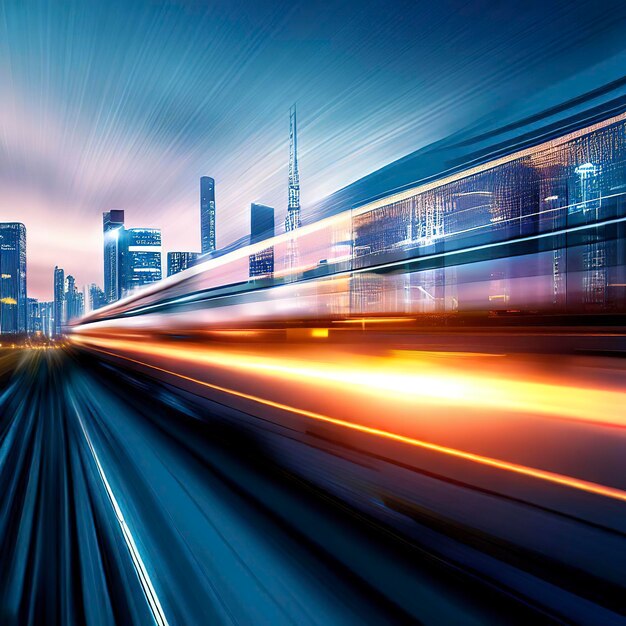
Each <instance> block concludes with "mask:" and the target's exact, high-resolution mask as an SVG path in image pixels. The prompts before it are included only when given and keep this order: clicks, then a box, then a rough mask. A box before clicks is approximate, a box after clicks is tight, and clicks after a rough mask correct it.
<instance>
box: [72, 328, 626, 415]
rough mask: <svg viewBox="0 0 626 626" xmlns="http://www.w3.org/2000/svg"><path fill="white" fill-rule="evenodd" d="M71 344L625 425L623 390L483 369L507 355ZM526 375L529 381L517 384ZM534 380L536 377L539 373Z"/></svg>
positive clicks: (85, 340)
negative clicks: (486, 360) (488, 359)
mask: <svg viewBox="0 0 626 626" xmlns="http://www.w3.org/2000/svg"><path fill="white" fill-rule="evenodd" d="M72 341H73V342H75V343H77V344H84V345H91V346H95V347H100V348H104V349H109V350H119V351H124V350H131V351H133V352H134V353H136V354H145V355H150V356H154V357H162V358H166V359H174V360H177V361H186V362H189V363H196V364H198V365H211V366H214V367H216V366H217V367H223V368H229V369H233V370H240V371H241V370H243V371H246V372H252V373H260V372H262V373H265V374H268V375H269V376H271V377H272V378H273V381H272V382H275V383H276V382H282V381H285V380H289V381H292V382H301V381H312V380H315V381H318V382H319V383H320V384H324V385H327V386H332V387H333V390H334V391H335V392H341V390H342V389H344V388H345V387H346V386H351V387H355V388H358V389H359V390H360V391H362V392H366V393H369V394H372V393H377V394H379V395H382V396H383V397H387V394H389V393H390V392H391V393H393V394H396V395H395V397H396V398H397V397H398V396H400V397H401V396H407V397H409V398H410V399H411V400H412V401H419V402H420V403H421V404H423V403H428V404H437V405H443V406H456V407H459V408H461V407H466V408H475V409H489V410H493V409H498V410H502V411H506V412H509V411H516V412H520V413H537V414H544V415H550V416H557V417H559V418H566V419H578V420H584V421H592V422H601V423H603V424H612V425H616V426H626V416H625V415H624V410H623V407H624V403H625V402H626V392H625V391H624V390H623V389H621V388H618V389H617V390H610V389H606V388H592V387H581V386H574V385H572V384H571V383H570V384H563V383H558V382H552V383H548V384H547V383H545V382H538V381H537V380H532V377H533V374H532V373H531V372H523V371H520V370H519V369H516V370H511V369H507V370H505V371H504V372H503V371H501V370H496V371H493V370H492V369H490V368H486V367H481V358H482V357H485V356H502V355H485V354H480V355H471V354H467V355H462V354H459V353H455V352H443V353H433V352H423V351H419V350H414V351H406V350H391V351H389V353H388V354H383V355H376V356H370V355H361V356H360V358H359V361H358V362H356V363H355V362H354V361H353V360H352V359H350V358H349V356H350V355H349V354H347V353H345V352H343V353H342V352H341V351H340V350H337V349H335V350H333V349H332V348H330V349H329V350H328V351H327V352H326V353H325V356H324V359H323V360H322V361H320V362H318V363H315V362H314V360H315V356H314V355H313V354H311V353H310V351H309V350H308V349H307V348H306V347H304V348H303V349H302V350H298V351H297V352H296V354H295V356H294V355H292V354H290V353H287V354H280V355H278V356H273V355H271V354H270V355H268V354H267V353H261V354H255V353H254V352H252V351H251V350H246V351H244V352H242V353H240V354H237V353H233V350H232V349H230V350H228V349H225V348H218V347H208V346H205V345H201V346H192V345H186V346H184V347H177V346H172V345H171V344H168V343H166V342H161V343H156V342H149V341H140V342H139V341H125V340H120V339H106V338H95V337H81V336H80V335H74V336H73V337H72ZM274 354H276V351H275V352H274ZM442 356H443V357H445V358H446V360H447V361H448V365H447V366H446V365H445V364H442V361H441V358H442ZM433 357H434V358H433ZM464 357H466V358H472V359H473V362H472V364H471V365H472V370H471V371H469V372H468V371H467V370H466V369H465V368H464V367H465V365H466V364H465V365H459V364H457V363H454V359H459V358H460V359H463V358H464ZM524 375H526V376H527V377H528V380H525V381H524V380H519V379H518V378H519V376H524ZM534 377H535V378H537V376H536V375H535V376H534ZM544 379H545V377H544ZM604 386H605V385H603V387H604ZM599 406H601V407H602V409H603V410H602V413H601V414H598V407H599Z"/></svg>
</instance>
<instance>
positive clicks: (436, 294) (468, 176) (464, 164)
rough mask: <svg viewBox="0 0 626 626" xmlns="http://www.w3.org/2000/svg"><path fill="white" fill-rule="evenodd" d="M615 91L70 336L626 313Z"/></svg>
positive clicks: (153, 289)
mask: <svg viewBox="0 0 626 626" xmlns="http://www.w3.org/2000/svg"><path fill="white" fill-rule="evenodd" d="M624 83H625V81H621V82H620V83H619V84H616V85H612V86H611V88H610V89H607V88H605V89H603V90H600V91H597V92H592V93H590V94H587V95H586V96H585V98H583V99H580V98H578V99H576V100H574V101H572V102H570V103H569V104H568V105H567V106H565V105H562V106H560V107H558V109H555V110H548V111H546V112H544V113H543V114H541V115H539V116H537V115H535V116H530V117H528V118H526V119H523V120H521V121H518V122H517V123H516V124H508V125H506V126H503V127H500V128H498V129H495V130H486V131H485V130H484V129H481V130H480V132H477V131H476V130H474V131H473V132H474V134H473V135H471V134H466V136H462V135H461V136H459V135H456V136H453V137H451V138H450V139H448V140H446V141H444V142H439V143H438V144H434V145H433V146H431V147H429V148H426V149H423V150H420V151H418V152H417V153H414V154H413V155H409V156H408V157H406V158H404V159H401V160H400V161H398V162H396V163H392V164H391V165H389V166H387V167H386V168H383V170H380V171H378V172H375V173H374V174H372V175H370V176H368V177H366V178H364V179H362V180H361V181H358V182H357V183H354V184H353V185H350V186H349V187H346V188H345V189H342V190H340V191H339V192H337V193H336V194H334V195H333V196H331V197H330V198H329V199H327V200H325V201H323V202H322V203H320V204H319V205H317V206H315V207H313V208H312V209H311V211H310V213H311V215H312V216H313V217H314V218H315V221H313V222H312V223H308V224H306V223H305V225H304V226H302V227H301V228H299V229H297V230H295V231H292V232H288V233H283V234H280V235H278V236H274V237H270V238H268V239H266V240H264V241H261V242H259V243H255V244H253V245H243V246H241V247H238V248H236V249H232V250H230V251H228V250H226V251H224V252H222V253H218V254H215V255H213V256H212V257H204V258H203V259H201V260H200V262H199V263H198V264H197V265H196V266H194V267H192V268H190V269H188V270H186V271H184V272H182V273H180V274H177V275H175V276H172V277H170V278H167V279H165V280H163V281H161V282H159V283H157V284H154V285H151V286H150V287H148V288H144V289H143V290H141V291H139V292H137V293H135V294H133V295H130V296H129V297H126V298H124V299H122V300H120V301H118V302H115V303H114V304H111V305H108V306H106V307H104V308H102V309H99V310H97V311H95V312H93V313H91V314H90V315H88V316H86V317H85V318H83V319H82V320H80V321H79V324H78V325H77V326H76V327H75V328H74V331H75V332H97V329H98V328H102V327H103V326H104V327H117V328H120V329H121V328H127V329H132V328H134V327H141V328H142V329H144V330H149V329H153V330H155V331H157V330H158V331H162V332H168V331H172V332H175V331H177V330H181V331H182V330H184V331H185V332H193V331H194V330H200V329H206V328H211V327H223V326H237V325H243V326H250V325H261V326H262V325H264V324H265V325H267V324H270V325H271V324H272V323H280V322H281V321H284V320H290V321H301V322H303V323H318V322H319V321H320V320H322V321H323V320H326V321H332V320H337V319H346V318H354V317H357V318H360V317H363V316H368V317H369V316H397V317H406V318H416V319H422V320H424V319H438V320H441V319H446V320H450V319H454V318H458V319H462V318H463V316H474V317H477V316H480V315H483V316H486V317H496V318H503V317H507V316H509V317H510V316H522V317H523V316H524V315H525V314H526V315H527V316H535V317H538V316H539V317H543V319H550V318H553V319H557V318H558V319H561V318H562V316H575V317H577V318H578V319H580V316H581V315H582V316H594V319H610V320H613V321H615V319H618V318H619V317H620V316H621V315H622V314H623V313H624V312H625V311H626V232H625V227H626V95H625V94H624V90H625V86H624Z"/></svg>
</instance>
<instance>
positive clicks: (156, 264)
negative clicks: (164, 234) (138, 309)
mask: <svg viewBox="0 0 626 626" xmlns="http://www.w3.org/2000/svg"><path fill="white" fill-rule="evenodd" d="M121 248H122V258H123V262H122V280H121V283H122V295H123V296H127V295H129V294H131V293H133V291H135V290H136V289H138V288H139V287H143V286H144V285H149V284H150V283H154V282H156V281H157V280H161V277H162V273H161V231H160V230H159V229H158V228H129V229H126V230H124V231H123V232H122V244H121Z"/></svg>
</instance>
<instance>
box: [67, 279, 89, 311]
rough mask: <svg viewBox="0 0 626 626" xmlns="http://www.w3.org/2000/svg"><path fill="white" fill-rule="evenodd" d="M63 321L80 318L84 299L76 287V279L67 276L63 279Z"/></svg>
mask: <svg viewBox="0 0 626 626" xmlns="http://www.w3.org/2000/svg"><path fill="white" fill-rule="evenodd" d="M65 286H66V289H65V321H66V322H71V321H72V320H75V319H78V318H79V317H82V315H83V313H84V308H85V305H84V297H83V294H82V292H81V291H79V290H78V288H77V287H76V279H75V278H74V277H73V276H71V275H68V276H67V278H66V279H65Z"/></svg>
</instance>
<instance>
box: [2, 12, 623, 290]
mask: <svg viewBox="0 0 626 626" xmlns="http://www.w3.org/2000/svg"><path fill="white" fill-rule="evenodd" d="M625 17H626V6H625V4H624V3H623V2H617V1H615V2H613V1H611V0H607V1H604V2H580V1H576V0H574V1H560V0H554V1H552V0H542V1H536V0H528V1H526V2H515V1H508V2H496V1H494V0H491V1H474V2H461V1H458V0H444V1H439V2H432V1H429V2H421V1H413V2H404V1H391V2H383V1H381V0H376V1H370V0H362V1H360V2H350V1H344V2H335V1H334V0H328V1H326V2H312V1H310V0H309V1H308V2H247V1H246V2H244V1H238V2H183V1H170V2H157V1H156V0H154V1H148V0H137V1H131V2H128V1H126V2H120V1H118V0H111V1H108V2H105V1H98V2H94V1H92V2H77V1H73V0H65V1H63V2H61V1H50V2H39V1H32V2H31V1H29V0H0V220H2V221H5V220H6V221H9V220H10V221H12V220H20V221H23V222H24V223H25V224H26V226H27V229H28V263H29V292H30V294H31V295H33V296H36V297H41V298H49V297H50V295H51V290H52V269H53V267H54V265H56V264H58V265H61V266H63V267H64V268H65V270H66V272H69V273H72V274H74V275H75V276H76V277H77V280H78V283H79V284H81V283H87V282H97V283H101V282H102V250H101V232H100V225H101V213H102V211H104V210H107V209H109V208H123V209H125V210H126V216H127V222H128V224H129V225H130V226H152V227H160V228H162V230H163V236H164V244H165V248H166V249H170V250H171V249H189V250H193V249H198V247H199V215H198V212H199V210H198V205H199V201H198V186H199V182H198V181H199V177H200V176H201V175H204V174H208V175H211V176H213V177H214V178H215V179H216V190H217V210H218V215H217V220H218V221H217V237H218V245H224V244H226V243H228V242H229V241H231V240H233V239H235V238H236V237H238V236H240V235H242V234H244V233H245V232H247V229H248V227H249V223H248V222H249V206H250V202H253V201H259V202H264V203H267V204H270V205H272V206H274V207H276V217H277V222H282V218H283V216H284V212H285V207H286V201H287V193H286V179H287V155H288V146H287V132H288V123H289V119H288V111H289V106H290V105H291V104H292V103H293V102H297V105H298V115H299V123H300V129H299V130H300V133H299V135H300V137H299V139H300V141H299V143H300V167H301V185H302V203H303V211H304V212H305V213H306V207H307V205H309V204H311V203H313V202H315V201H316V200H319V199H320V198H321V197H323V196H325V195H327V194H329V193H330V192H332V191H334V190H335V189H337V188H339V187H341V186H343V185H345V184H347V183H349V182H351V181H352V180H355V179H357V178H359V177H360V176H363V175H365V174H367V173H369V172H371V171H373V170H375V169H377V168H379V167H382V166H383V165H385V164H387V163H389V162H390V161H392V160H394V159H396V158H399V157H401V156H404V155H405V154H407V153H408V152H411V151H413V150H415V149H417V148H419V147H421V146H423V145H425V144H427V143H429V142H431V141H434V140H436V139H439V138H441V137H443V136H445V135H447V134H449V133H450V132H453V131H454V130H457V129H458V128H459V127H461V126H463V125H465V124H467V123H470V122H472V121H473V120H474V119H476V118H478V117H480V116H482V115H485V114H488V113H489V112H490V111H492V110H497V109H499V108H500V107H502V106H507V105H508V104H512V103H514V102H516V101H517V100H519V99H521V98H524V97H526V96H527V95H528V94H530V93H534V92H537V91H540V90H542V89H543V88H544V87H546V86H548V85H550V84H552V83H554V82H558V81H559V80H561V79H563V78H566V77H567V76H570V75H571V74H574V73H576V72H578V71H580V70H581V69H584V68H586V67H589V66H592V65H594V64H595V63H597V62H599V61H601V60H602V59H604V58H606V57H609V56H612V55H614V54H616V53H617V52H619V51H620V50H621V49H622V48H623V47H624V33H625V32H626V22H625Z"/></svg>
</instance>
